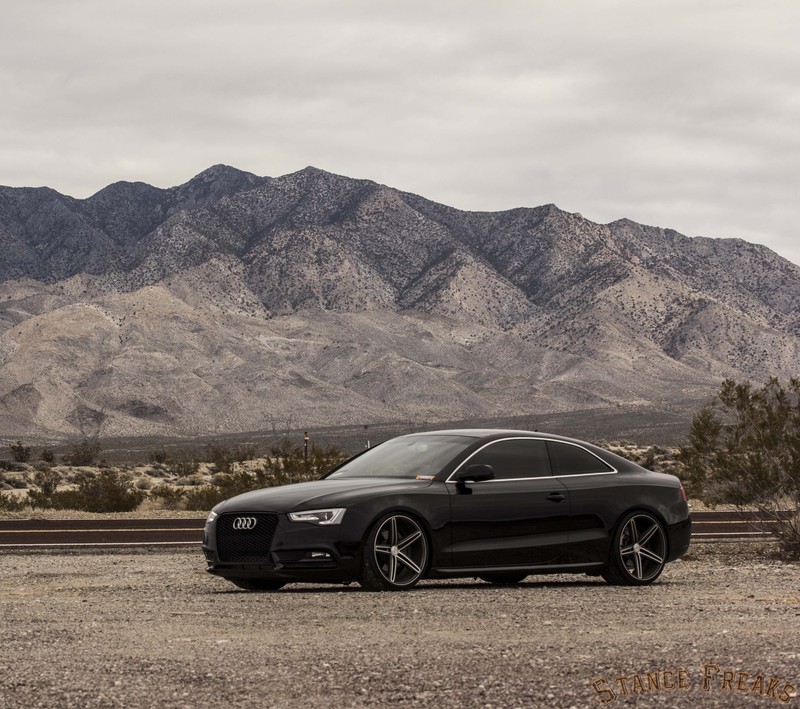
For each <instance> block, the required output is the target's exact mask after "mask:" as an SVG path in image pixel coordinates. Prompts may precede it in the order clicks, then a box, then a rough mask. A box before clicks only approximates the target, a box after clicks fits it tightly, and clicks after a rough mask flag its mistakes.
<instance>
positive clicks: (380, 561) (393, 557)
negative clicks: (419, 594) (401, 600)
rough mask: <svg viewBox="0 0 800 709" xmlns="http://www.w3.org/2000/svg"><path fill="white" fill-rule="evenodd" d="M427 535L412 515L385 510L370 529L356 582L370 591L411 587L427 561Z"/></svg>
mask: <svg viewBox="0 0 800 709" xmlns="http://www.w3.org/2000/svg"><path fill="white" fill-rule="evenodd" d="M428 555H429V554H428V538H427V537H426V536H425V531H424V530H423V529H422V526H421V525H420V524H419V522H417V521H416V520H415V519H414V518H413V517H409V516H408V515H403V514H389V515H387V516H385V517H383V518H381V519H380V520H378V521H377V522H376V523H375V525H374V526H373V527H372V529H371V530H370V532H369V534H368V535H367V540H366V543H365V544H364V551H363V557H362V559H361V572H360V574H359V577H358V582H359V583H360V584H361V585H362V586H363V587H364V588H366V589H368V590H370V591H402V590H403V589H406V588H411V587H412V586H414V585H415V584H416V583H417V581H419V580H420V579H421V578H422V576H423V574H424V573H425V568H426V567H427V565H428Z"/></svg>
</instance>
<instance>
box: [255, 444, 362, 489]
mask: <svg viewBox="0 0 800 709" xmlns="http://www.w3.org/2000/svg"><path fill="white" fill-rule="evenodd" d="M346 458H347V455H346V454H345V453H344V451H342V450H341V449H340V448H338V447H336V446H328V447H325V448H323V447H320V446H317V445H312V446H311V448H310V449H309V451H308V455H306V452H305V450H304V449H303V447H302V446H296V445H292V443H291V441H290V440H289V439H288V438H284V439H283V440H282V441H281V442H280V443H279V444H278V445H276V446H272V447H271V448H270V455H269V456H267V459H266V461H265V465H264V469H265V472H266V473H267V475H268V479H269V480H270V481H271V484H272V485H288V484H291V483H296V482H303V481H306V480H317V479H319V478H320V477H322V475H324V474H325V473H327V472H328V471H329V470H331V469H332V468H335V467H336V466H337V465H339V463H341V462H342V461H344V460H345V459H346Z"/></svg>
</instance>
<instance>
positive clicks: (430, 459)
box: [327, 435, 475, 480]
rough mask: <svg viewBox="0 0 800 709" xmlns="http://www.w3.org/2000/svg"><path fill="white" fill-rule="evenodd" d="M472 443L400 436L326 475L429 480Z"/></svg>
mask: <svg viewBox="0 0 800 709" xmlns="http://www.w3.org/2000/svg"><path fill="white" fill-rule="evenodd" d="M473 443H475V439H474V438H469V437H467V436H447V435H443V436H431V435H410V436H401V437H400V438H393V439H391V440H389V441H386V442H385V443H381V444H380V445H379V446H375V447H374V448H371V449H370V450H368V451H367V452H366V453H362V454H361V455H360V456H358V457H356V458H353V459H352V460H350V461H348V462H347V463H345V464H344V465H342V466H341V467H339V468H338V469H337V470H335V471H334V472H332V473H331V474H330V475H328V476H327V477H329V478H377V477H383V478H410V479H412V480H413V479H414V478H422V479H428V478H432V477H433V476H434V475H436V473H438V472H439V471H440V470H441V469H442V468H443V467H444V466H445V465H447V464H448V463H449V462H450V461H452V460H453V458H455V457H456V456H457V455H458V454H459V453H460V452H461V451H463V450H465V449H466V448H468V447H469V446H470V445H472V444H473Z"/></svg>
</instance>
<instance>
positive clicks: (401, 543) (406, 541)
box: [397, 530, 422, 551]
mask: <svg viewBox="0 0 800 709" xmlns="http://www.w3.org/2000/svg"><path fill="white" fill-rule="evenodd" d="M421 536H422V532H420V531H419V530H417V531H416V532H414V533H413V534H409V535H408V536H407V537H406V538H405V539H401V540H400V541H399V542H397V549H398V551H399V550H400V549H405V548H406V547H407V546H409V545H410V544H413V543H414V542H415V541H417V539H419V538H420V537H421Z"/></svg>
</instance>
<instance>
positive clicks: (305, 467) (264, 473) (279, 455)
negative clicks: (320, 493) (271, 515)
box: [185, 439, 347, 511]
mask: <svg viewBox="0 0 800 709" xmlns="http://www.w3.org/2000/svg"><path fill="white" fill-rule="evenodd" d="M270 454H271V455H270V456H268V457H267V459H266V462H265V464H264V465H263V466H261V467H259V468H255V469H253V470H232V471H231V472H221V471H220V472H217V473H215V474H214V476H213V477H212V479H211V483H210V484H206V485H202V486H199V487H196V488H195V489H193V490H189V491H188V492H187V493H186V497H185V506H186V509H187V510H203V511H207V510H210V509H211V508H212V507H213V506H214V505H216V504H218V503H219V502H222V501H223V500H227V499H228V498H230V497H234V496H236V495H240V494H242V493H244V492H249V491H250V490H259V489H261V488H265V487H275V486H278V485H287V484H289V483H294V482H302V481H304V480H316V479H318V478H319V477H320V476H321V475H323V474H324V473H326V472H328V471H329V470H330V469H331V468H333V467H335V466H336V465H338V464H339V463H341V462H342V461H343V460H344V459H345V458H346V457H347V456H346V455H345V454H344V453H343V452H342V451H341V450H340V449H339V448H336V447H335V446H330V447H328V448H320V447H317V446H312V447H311V449H310V450H309V452H308V456H306V455H305V452H304V450H303V448H302V447H301V446H294V445H292V443H291V442H290V441H289V440H288V439H284V440H283V441H281V442H280V443H279V444H278V445H276V446H273V447H272V448H271V449H270ZM232 462H233V461H232Z"/></svg>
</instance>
